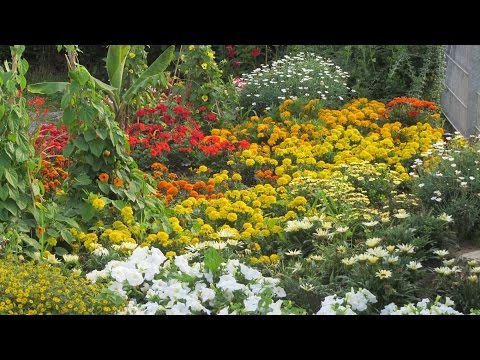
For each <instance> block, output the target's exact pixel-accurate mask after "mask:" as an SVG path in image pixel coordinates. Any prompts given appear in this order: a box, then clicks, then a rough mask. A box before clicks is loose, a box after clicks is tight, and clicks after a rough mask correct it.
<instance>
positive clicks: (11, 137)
mask: <svg viewBox="0 0 480 360" xmlns="http://www.w3.org/2000/svg"><path fill="white" fill-rule="evenodd" d="M7 140H8V141H11V142H16V141H17V135H16V134H14V133H10V134H8V135H7Z"/></svg>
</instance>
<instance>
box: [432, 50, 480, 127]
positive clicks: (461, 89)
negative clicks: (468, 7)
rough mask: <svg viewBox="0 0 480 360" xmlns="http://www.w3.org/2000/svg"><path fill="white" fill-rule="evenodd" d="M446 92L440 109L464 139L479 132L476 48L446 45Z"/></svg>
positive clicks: (479, 76)
mask: <svg viewBox="0 0 480 360" xmlns="http://www.w3.org/2000/svg"><path fill="white" fill-rule="evenodd" d="M446 53H447V54H446V59H447V77H446V85H447V89H446V91H445V93H444V95H443V96H442V100H441V103H442V106H443V110H444V112H445V115H446V117H447V119H448V120H449V121H450V123H451V124H452V125H453V126H454V127H455V129H457V130H458V131H460V132H461V133H462V134H463V135H464V136H469V135H473V134H478V133H480V45H447V46H446Z"/></svg>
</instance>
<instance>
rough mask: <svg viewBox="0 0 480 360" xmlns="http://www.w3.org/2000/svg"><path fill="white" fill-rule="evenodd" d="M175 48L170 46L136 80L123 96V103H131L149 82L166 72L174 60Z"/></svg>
mask: <svg viewBox="0 0 480 360" xmlns="http://www.w3.org/2000/svg"><path fill="white" fill-rule="evenodd" d="M174 50H175V46H173V45H172V46H170V47H169V48H168V49H167V50H165V51H164V52H163V53H162V54H161V55H160V56H159V57H158V58H157V59H156V60H155V61H154V62H153V63H152V65H150V67H149V68H148V69H147V70H145V71H144V72H143V73H142V74H141V75H140V77H139V78H138V79H137V80H135V82H134V83H133V84H132V86H131V87H130V88H129V89H128V90H127V92H126V93H125V94H124V95H123V101H125V102H129V101H130V100H131V99H132V97H133V96H134V95H135V94H136V93H137V92H138V91H139V90H140V89H141V88H142V87H144V86H145V84H146V83H147V82H148V80H149V79H150V78H151V77H152V76H155V75H158V74H159V73H162V72H163V71H165V69H166V68H167V67H168V65H170V63H171V62H172V60H173V54H174Z"/></svg>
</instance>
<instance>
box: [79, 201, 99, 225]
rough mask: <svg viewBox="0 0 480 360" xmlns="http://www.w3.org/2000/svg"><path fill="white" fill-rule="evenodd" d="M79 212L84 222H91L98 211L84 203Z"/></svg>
mask: <svg viewBox="0 0 480 360" xmlns="http://www.w3.org/2000/svg"><path fill="white" fill-rule="evenodd" d="M79 211H80V216H81V217H82V220H83V221H90V220H91V219H92V218H93V217H94V216H95V213H96V210H95V209H94V208H93V206H92V205H91V204H90V203H82V204H81V205H80V206H79Z"/></svg>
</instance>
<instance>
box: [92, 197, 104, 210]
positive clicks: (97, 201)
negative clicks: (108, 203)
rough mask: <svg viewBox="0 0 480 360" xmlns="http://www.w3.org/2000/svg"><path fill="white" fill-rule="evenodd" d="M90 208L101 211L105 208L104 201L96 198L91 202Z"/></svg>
mask: <svg viewBox="0 0 480 360" xmlns="http://www.w3.org/2000/svg"><path fill="white" fill-rule="evenodd" d="M92 206H93V207H94V208H95V209H96V210H102V209H103V208H104V207H105V201H103V200H102V199H99V198H96V199H95V200H93V201H92Z"/></svg>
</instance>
